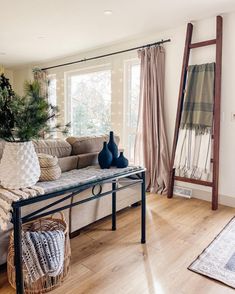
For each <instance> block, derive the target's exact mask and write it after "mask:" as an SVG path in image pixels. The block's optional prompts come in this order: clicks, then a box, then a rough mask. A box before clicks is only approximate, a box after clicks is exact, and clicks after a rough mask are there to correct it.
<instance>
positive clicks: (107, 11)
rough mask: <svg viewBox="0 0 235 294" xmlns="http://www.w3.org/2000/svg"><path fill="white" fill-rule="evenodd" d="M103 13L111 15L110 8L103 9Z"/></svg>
mask: <svg viewBox="0 0 235 294" xmlns="http://www.w3.org/2000/svg"><path fill="white" fill-rule="evenodd" d="M104 14H105V15H111V14H113V12H112V10H104Z"/></svg>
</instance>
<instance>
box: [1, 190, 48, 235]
mask: <svg viewBox="0 0 235 294" xmlns="http://www.w3.org/2000/svg"><path fill="white" fill-rule="evenodd" d="M42 194H44V189H43V188H42V187H38V186H33V187H29V188H25V189H18V190H7V189H4V188H2V187H1V186H0V230H3V231H6V230H7V229H8V228H9V225H10V221H11V218H12V215H11V211H12V202H14V201H19V200H20V199H27V198H31V197H35V196H37V195H42Z"/></svg>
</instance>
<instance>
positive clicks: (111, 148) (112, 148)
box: [108, 131, 118, 166]
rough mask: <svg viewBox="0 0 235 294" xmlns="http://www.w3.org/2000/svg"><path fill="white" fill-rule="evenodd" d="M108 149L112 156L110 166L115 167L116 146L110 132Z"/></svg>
mask: <svg viewBox="0 0 235 294" xmlns="http://www.w3.org/2000/svg"><path fill="white" fill-rule="evenodd" d="M108 148H109V151H110V152H111V153H112V155H113V161H112V166H116V164H117V163H116V161H117V158H118V146H117V144H116V143H115V141H114V134H113V132H112V131H111V132H110V134H109V143H108Z"/></svg>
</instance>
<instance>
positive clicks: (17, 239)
mask: <svg viewBox="0 0 235 294" xmlns="http://www.w3.org/2000/svg"><path fill="white" fill-rule="evenodd" d="M13 224H14V250H15V273H16V293H17V294H23V293H24V282H23V270H22V268H23V264H22V243H21V240H22V234H21V231H22V221H21V208H20V207H14V208H13Z"/></svg>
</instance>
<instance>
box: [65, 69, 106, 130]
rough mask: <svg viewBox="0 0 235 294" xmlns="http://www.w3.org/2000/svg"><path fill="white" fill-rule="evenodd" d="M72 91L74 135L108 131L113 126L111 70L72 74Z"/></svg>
mask: <svg viewBox="0 0 235 294" xmlns="http://www.w3.org/2000/svg"><path fill="white" fill-rule="evenodd" d="M70 93H71V95H70V96H71V97H70V98H71V122H72V133H73V135H77V136H83V135H86V136H87V135H95V134H101V133H108V131H109V130H110V126H111V121H110V120H111V71H110V70H100V71H96V72H90V73H84V74H78V75H72V76H71V78H70Z"/></svg>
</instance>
